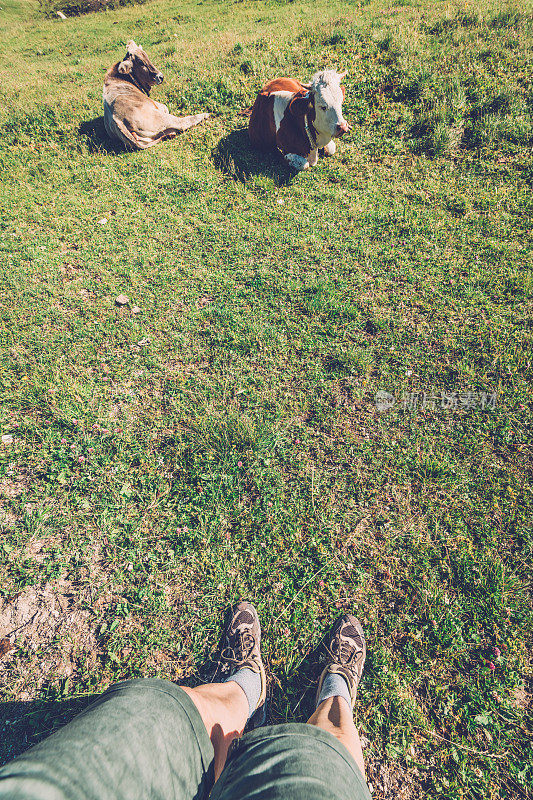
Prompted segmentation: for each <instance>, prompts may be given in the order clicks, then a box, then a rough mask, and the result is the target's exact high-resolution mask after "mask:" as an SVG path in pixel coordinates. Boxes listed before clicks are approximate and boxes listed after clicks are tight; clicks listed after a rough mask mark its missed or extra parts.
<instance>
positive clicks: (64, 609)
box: [0, 584, 97, 699]
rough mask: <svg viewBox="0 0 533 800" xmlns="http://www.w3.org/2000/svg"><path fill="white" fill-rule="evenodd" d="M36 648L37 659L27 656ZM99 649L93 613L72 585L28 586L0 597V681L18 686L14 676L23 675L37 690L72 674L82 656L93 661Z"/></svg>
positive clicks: (28, 684)
mask: <svg viewBox="0 0 533 800" xmlns="http://www.w3.org/2000/svg"><path fill="white" fill-rule="evenodd" d="M37 652H38V653H39V658H31V660H30V659H28V654H31V653H37ZM96 653H97V643H96V638H95V635H94V631H93V629H92V625H91V617H90V614H89V612H88V611H86V610H84V609H81V608H80V607H79V606H78V605H77V604H76V602H75V601H74V598H73V595H71V594H70V593H69V591H68V586H64V587H63V586H62V587H61V588H60V589H59V588H52V587H51V586H50V584H46V585H45V586H44V587H42V588H41V587H29V588H27V589H25V590H24V591H22V592H19V593H18V594H16V595H14V596H13V597H10V598H7V599H4V600H0V682H1V683H5V685H10V686H11V688H14V686H13V679H14V677H15V675H16V676H17V677H19V676H21V675H23V676H24V685H25V686H26V687H29V686H31V687H32V688H33V690H34V691H35V690H37V689H38V688H40V687H41V686H42V685H43V684H44V683H45V682H50V681H53V680H54V679H57V678H66V677H69V676H71V675H73V674H74V673H75V672H76V669H77V664H78V662H79V660H80V658H81V657H83V659H84V662H85V666H87V662H89V664H90V663H91V662H93V663H94V661H95V660H96ZM17 682H18V681H17ZM20 688H21V689H22V688H23V687H22V686H20ZM31 693H32V692H31V691H30V695H29V696H31ZM29 696H28V695H27V694H26V697H25V699H29Z"/></svg>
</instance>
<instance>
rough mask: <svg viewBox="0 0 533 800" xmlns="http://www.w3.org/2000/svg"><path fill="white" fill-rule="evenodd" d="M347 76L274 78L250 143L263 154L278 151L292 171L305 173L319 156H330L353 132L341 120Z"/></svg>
mask: <svg viewBox="0 0 533 800" xmlns="http://www.w3.org/2000/svg"><path fill="white" fill-rule="evenodd" d="M345 75H346V73H345V72H343V73H338V72H336V71H335V70H332V69H326V70H323V71H322V72H317V73H316V75H314V76H313V78H312V79H311V83H309V84H305V83H300V81H298V80H295V79H294V78H276V79H275V80H273V81H270V82H269V83H267V84H266V86H264V87H263V89H262V90H261V92H260V93H259V94H258V95H257V97H256V100H255V103H254V105H253V108H252V113H251V116H250V122H249V128H248V132H249V135H250V141H251V143H252V145H253V146H254V147H257V148H258V149H259V150H272V149H274V148H277V149H278V150H279V151H280V152H281V153H282V154H283V156H284V158H285V160H286V161H287V163H288V164H289V166H290V167H292V168H293V169H296V170H302V169H307V168H308V167H309V166H314V165H315V164H316V162H317V161H318V151H319V150H320V149H322V148H323V150H324V154H325V155H328V156H332V155H333V154H334V152H335V149H336V148H335V142H334V141H333V140H334V139H336V138H337V137H339V136H342V135H343V134H345V133H346V131H347V130H348V129H349V125H348V123H347V122H346V120H345V119H344V117H343V115H342V102H343V100H344V86H341V80H342V79H343V78H344V76H345Z"/></svg>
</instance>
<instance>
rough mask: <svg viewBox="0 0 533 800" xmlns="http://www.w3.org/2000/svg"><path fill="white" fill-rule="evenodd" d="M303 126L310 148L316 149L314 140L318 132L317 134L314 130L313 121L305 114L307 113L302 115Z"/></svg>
mask: <svg viewBox="0 0 533 800" xmlns="http://www.w3.org/2000/svg"><path fill="white" fill-rule="evenodd" d="M304 128H305V133H306V136H307V139H308V141H309V145H310V146H311V150H316V140H317V137H318V134H317V132H316V130H315V128H314V125H313V123H312V122H311V120H310V119H309V117H308V116H307V114H306V115H305V117H304Z"/></svg>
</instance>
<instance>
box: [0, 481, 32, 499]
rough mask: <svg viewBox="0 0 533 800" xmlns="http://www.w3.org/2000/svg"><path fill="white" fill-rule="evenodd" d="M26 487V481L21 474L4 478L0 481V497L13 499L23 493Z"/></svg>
mask: <svg viewBox="0 0 533 800" xmlns="http://www.w3.org/2000/svg"><path fill="white" fill-rule="evenodd" d="M27 488H28V482H27V480H26V479H25V478H24V477H23V476H17V477H16V478H13V479H10V478H4V480H2V481H0V499H5V500H13V499H14V498H15V497H19V495H21V494H23V492H25V491H26V490H27Z"/></svg>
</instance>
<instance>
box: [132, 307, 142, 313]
mask: <svg viewBox="0 0 533 800" xmlns="http://www.w3.org/2000/svg"><path fill="white" fill-rule="evenodd" d="M131 313H132V314H140V313H141V309H140V308H139V306H133V308H132V309H131Z"/></svg>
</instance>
